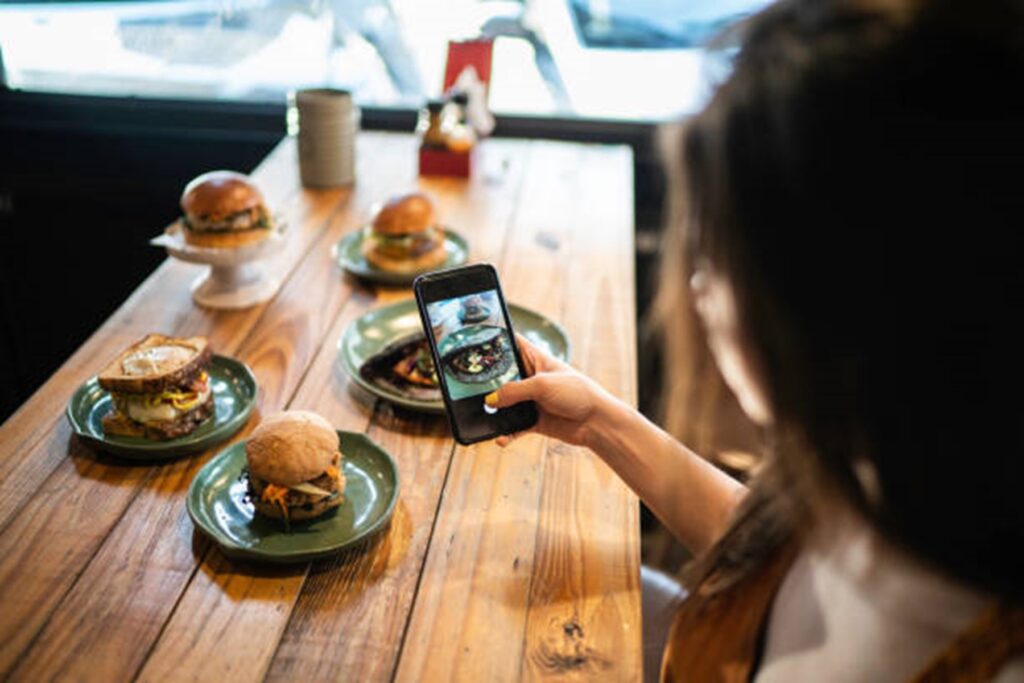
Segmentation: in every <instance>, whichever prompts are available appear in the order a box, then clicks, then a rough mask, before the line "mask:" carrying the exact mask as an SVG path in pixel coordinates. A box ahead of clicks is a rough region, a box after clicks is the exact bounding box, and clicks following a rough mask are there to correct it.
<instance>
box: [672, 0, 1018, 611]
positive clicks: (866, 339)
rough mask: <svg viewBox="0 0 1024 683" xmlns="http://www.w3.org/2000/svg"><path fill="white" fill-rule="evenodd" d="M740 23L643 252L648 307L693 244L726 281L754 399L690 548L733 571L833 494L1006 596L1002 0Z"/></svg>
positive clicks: (1010, 479) (1012, 569) (1011, 527)
mask: <svg viewBox="0 0 1024 683" xmlns="http://www.w3.org/2000/svg"><path fill="white" fill-rule="evenodd" d="M740 35H741V47H740V49H739V51H738V53H737V54H736V56H735V59H734V62H733V70H732V73H731V76H730V77H729V79H728V80H727V81H726V82H724V83H723V84H722V85H721V86H720V87H719V88H718V89H717V91H716V92H715V94H714V96H713V98H712V100H711V101H710V103H709V105H708V106H707V107H706V109H705V110H704V111H702V112H701V113H700V114H699V115H697V116H695V117H694V118H693V119H692V120H690V121H688V122H687V123H686V126H685V128H684V132H683V135H682V142H681V155H680V156H681V162H682V168H683V171H684V175H685V180H683V181H682V182H683V188H681V189H685V191H684V192H683V193H682V196H683V197H684V201H685V215H684V217H683V220H682V221H681V222H680V227H681V226H683V225H685V228H686V230H685V231H683V232H684V234H685V244H683V243H682V242H681V243H680V244H677V245H676V246H675V247H673V248H670V249H668V250H667V256H666V259H667V260H666V262H665V264H664V265H663V271H662V273H663V275H662V277H663V285H662V287H663V294H665V296H663V298H662V302H661V308H662V311H663V312H664V311H665V310H666V302H667V303H668V307H671V306H672V302H673V301H675V302H677V303H678V302H679V301H681V299H680V298H679V293H680V290H681V289H682V288H683V287H685V282H686V278H687V277H688V275H689V274H690V273H692V272H693V270H694V268H697V267H700V264H702V263H706V264H708V265H709V266H710V267H711V268H712V269H713V270H714V271H715V272H716V273H719V274H721V275H723V276H724V277H725V278H726V280H727V281H728V282H729V284H730V285H731V288H732V290H733V292H734V294H735V298H736V305H737V312H738V317H739V320H740V336H741V340H740V341H741V344H742V346H743V347H744V350H745V351H747V352H748V353H750V354H751V355H752V356H753V358H754V361H755V365H756V366H758V367H760V368H761V369H763V374H764V376H763V378H762V379H763V380H764V383H765V389H766V391H767V396H768V400H769V404H770V407H771V409H772V412H773V416H774V421H773V425H772V427H771V429H770V432H771V434H770V437H771V441H772V442H773V445H774V448H773V450H772V453H771V454H770V455H769V457H768V461H767V462H766V464H765V467H764V471H763V473H762V476H760V477H758V478H755V480H754V482H753V484H752V490H751V493H750V495H749V496H748V499H747V501H746V503H745V505H744V506H743V508H742V509H741V511H740V513H739V515H738V517H737V519H736V520H735V521H734V525H733V528H732V529H730V531H729V532H727V533H726V535H725V537H724V538H723V539H722V541H721V542H720V543H719V546H718V547H717V548H716V549H715V550H714V551H713V552H712V553H711V556H710V558H709V560H710V561H711V562H712V563H713V564H714V565H715V566H716V567H717V569H718V570H721V569H722V568H724V569H725V570H726V573H729V572H730V571H731V572H732V573H734V574H736V575H737V576H738V575H741V574H743V572H744V571H746V570H747V569H749V568H750V567H753V566H757V565H758V564H759V563H760V562H761V561H762V560H763V559H764V558H765V556H766V555H767V554H768V553H770V552H771V551H772V549H773V548H774V547H775V546H777V545H778V544H779V543H782V542H783V541H785V540H786V539H787V538H788V537H789V535H790V534H791V531H792V530H793V529H796V528H801V527H803V526H805V525H804V524H802V522H801V520H806V519H807V518H808V516H811V515H813V514H814V512H815V510H819V509H821V508H820V506H818V505H814V504H813V502H815V501H827V500H829V499H830V498H838V499H839V500H842V501H844V502H845V503H846V504H847V505H849V506H852V507H853V508H854V509H855V510H857V511H858V512H859V513H860V514H861V515H863V517H864V518H865V519H867V520H868V522H869V523H870V524H871V525H872V526H873V528H875V529H876V530H877V531H878V532H879V533H880V534H881V535H882V536H883V537H885V538H887V539H889V540H890V541H892V542H894V543H896V544H897V545H898V546H900V547H901V548H904V549H905V550H907V551H909V552H910V553H911V554H912V555H914V556H915V557H917V558H919V559H920V560H923V561H924V562H926V563H927V564H929V565H930V566H933V567H935V568H939V569H941V570H942V571H944V572H946V573H947V574H948V575H950V576H952V577H954V578H956V579H959V580H961V581H963V582H966V583H968V584H970V585H973V586H976V587H979V588H982V589H984V590H986V591H990V592H993V593H996V594H999V595H1001V596H1003V597H1004V598H1007V599H1011V600H1020V599H1022V597H1024V580H1022V577H1024V563H1022V560H1021V557H1024V554H1022V553H1021V552H1020V549H1019V548H1018V547H1017V546H1018V545H1019V544H1020V542H1022V541H1024V506H1022V505H1021V500H1024V477H1022V476H1021V475H1022V473H1024V467H1022V463H1024V448H1022V445H1024V443H1022V442H1024V439H1022V436H1024V401H1022V393H1021V392H1024V383H1022V379H1024V373H1022V360H1024V336H1022V334H1021V332H1020V330H1021V329H1022V327H1021V326H1020V325H1019V324H1018V323H1019V322H1020V321H1018V320H1017V318H1018V317H1019V316H1022V315H1024V305H1022V303H1024V282H1022V280H1024V277H1022V274H1024V251H1022V249H1021V246H1022V245H1021V239H1020V238H1019V235H1020V234H1021V232H1022V231H1024V107H1022V103H1024V97H1021V93H1020V92H1017V91H1018V90H1020V89H1021V88H1022V87H1024V11H1022V10H1021V3H1019V2H997V1H992V0H989V1H985V2H981V1H978V2H971V1H961V2H954V1H946V2H924V1H922V2H913V3H911V2H881V1H876V2H870V3H868V2H837V1H832V2H830V1H826V0H803V1H794V2H779V3H776V4H775V5H773V6H771V7H769V8H768V9H767V10H765V11H763V12H762V13H760V14H759V15H757V16H756V17H754V18H753V19H752V20H751V21H749V22H748V23H747V24H746V25H745V26H743V27H742V29H741V34H740ZM684 273H685V274H684ZM676 310H677V311H678V308H677V309H676ZM666 333H668V334H671V333H672V331H671V330H667V331H666ZM669 351H670V358H671V349H669ZM670 391H671V389H670ZM725 583H726V584H727V583H729V581H725Z"/></svg>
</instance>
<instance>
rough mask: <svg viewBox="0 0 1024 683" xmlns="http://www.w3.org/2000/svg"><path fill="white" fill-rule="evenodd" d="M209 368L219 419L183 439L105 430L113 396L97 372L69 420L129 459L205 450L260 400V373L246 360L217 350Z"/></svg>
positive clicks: (77, 396) (71, 407)
mask: <svg viewBox="0 0 1024 683" xmlns="http://www.w3.org/2000/svg"><path fill="white" fill-rule="evenodd" d="M208 372H209V373H210V383H211V386H212V387H213V400H214V404H215V412H214V416H213V419H210V420H207V421H206V422H204V423H203V424H201V425H200V426H199V428H198V429H196V430H195V431H194V432H192V433H191V434H187V435H185V436H182V437H179V438H177V439H170V440H168V441H152V440H150V439H139V438H133V437H127V436H108V435H106V434H104V433H103V424H102V422H101V420H102V419H103V416H104V415H106V414H107V413H108V412H109V411H110V409H111V400H110V394H108V393H107V392H106V390H104V389H103V388H101V387H100V385H99V382H97V381H96V378H95V377H93V378H92V379H90V380H89V381H88V382H86V383H85V384H83V385H82V386H80V387H78V389H76V390H75V393H74V394H72V396H71V401H70V402H68V408H67V416H68V421H69V422H70V423H71V428H72V429H74V430H75V433H76V434H78V436H79V437H80V438H81V439H83V440H85V441H87V442H89V443H90V444H92V445H93V446H95V447H96V448H98V449H100V450H104V451H107V452H108V453H114V454H115V455H119V456H122V457H125V458H134V459H139V460H162V459H166V458H174V457H177V456H180V455H185V454H188V453H195V452H197V451H201V450H204V449H206V448H208V447H210V446H212V445H214V444H216V443H219V442H221V441H223V440H224V439H227V438H228V437H230V436H231V435H232V434H234V433H235V432H237V431H238V430H239V429H241V428H242V425H244V424H245V422H246V420H248V419H249V415H250V413H252V409H253V406H255V405H256V378H255V377H254V376H253V374H252V371H251V370H250V369H249V368H248V366H247V365H245V363H241V362H239V361H237V360H235V359H234V358H228V357H227V356H217V355H214V356H213V359H212V360H211V361H210V367H209V369H208Z"/></svg>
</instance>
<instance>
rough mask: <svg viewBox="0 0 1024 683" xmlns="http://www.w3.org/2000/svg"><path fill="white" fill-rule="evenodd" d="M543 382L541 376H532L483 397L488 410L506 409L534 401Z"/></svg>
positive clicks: (508, 384) (501, 387) (503, 386)
mask: <svg viewBox="0 0 1024 683" xmlns="http://www.w3.org/2000/svg"><path fill="white" fill-rule="evenodd" d="M542 382H543V375H534V376H533V377H528V378H526V379H524V380H520V381H518V382H509V383H507V384H504V385H502V386H500V387H498V389H497V390H496V391H492V392H491V393H489V394H487V396H485V397H484V403H486V404H487V406H488V407H490V408H507V407H508V406H513V405H515V404H517V403H522V402H523V401H536V400H537V398H538V396H539V393H540V389H541V383H542Z"/></svg>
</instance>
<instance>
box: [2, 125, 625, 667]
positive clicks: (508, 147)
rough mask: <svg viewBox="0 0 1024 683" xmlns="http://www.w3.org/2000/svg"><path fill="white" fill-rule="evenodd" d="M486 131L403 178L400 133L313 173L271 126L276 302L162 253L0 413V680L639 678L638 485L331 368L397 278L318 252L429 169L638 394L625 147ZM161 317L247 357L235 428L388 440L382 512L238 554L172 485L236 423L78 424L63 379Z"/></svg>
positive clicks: (520, 291) (476, 249)
mask: <svg viewBox="0 0 1024 683" xmlns="http://www.w3.org/2000/svg"><path fill="white" fill-rule="evenodd" d="M480 151H481V153H482V155H481V158H480V161H481V163H480V164H479V166H478V168H477V172H476V174H475V177H474V178H473V179H472V181H469V182H465V181H457V180H451V179H429V180H428V179H419V178H417V177H416V171H415V141H414V139H413V138H412V137H411V136H408V135H394V134H378V133H362V134H361V135H360V140H359V148H358V160H359V161H358V164H359V167H358V183H357V185H356V186H355V187H354V188H353V189H351V190H347V189H338V190H329V191H308V190H303V189H302V188H301V187H300V184H299V181H298V177H297V175H298V173H297V164H296V162H295V148H294V144H293V143H292V141H290V140H285V141H284V142H282V143H281V145H280V146H279V147H278V148H277V149H276V150H275V151H274V152H273V153H271V154H270V155H269V156H268V158H267V159H266V160H265V161H264V163H263V164H262V165H261V166H260V167H259V168H258V169H257V170H256V171H255V172H254V176H255V178H256V179H257V181H258V182H259V184H260V185H261V186H262V187H263V189H264V191H265V193H266V195H267V198H268V201H269V203H270V204H271V205H272V206H273V207H276V208H277V210H278V211H280V213H282V214H283V215H284V216H285V217H286V219H287V220H288V222H289V225H290V228H289V233H288V234H289V238H288V243H287V246H286V247H285V249H284V250H283V252H282V253H281V254H279V256H278V257H275V260H274V261H273V263H272V267H273V268H274V269H275V270H276V272H277V273H278V274H279V275H280V276H281V278H282V280H283V283H284V284H283V286H282V288H281V290H280V291H279V293H278V294H277V296H276V297H275V298H274V299H273V300H271V301H270V302H268V303H266V304H263V305H259V306H256V307H253V308H250V309H246V310H242V311H210V310H204V309H202V308H200V307H198V306H196V305H195V304H194V303H193V302H192V299H191V297H190V293H189V285H190V283H191V281H192V280H193V279H194V278H195V277H196V275H197V274H198V272H199V270H198V269H199V267H198V266H194V265H189V264H184V263H180V262H176V261H173V260H170V259H169V260H167V261H165V262H164V263H163V264H162V265H161V266H160V267H159V268H158V269H157V270H156V271H155V272H154V273H153V274H152V275H151V276H150V277H149V278H148V279H147V280H146V281H145V282H144V283H143V284H142V285H141V286H140V287H139V288H138V289H137V290H136V291H135V292H134V294H133V295H132V296H131V297H130V298H129V299H128V300H127V301H126V302H125V303H124V305H122V306H121V308H120V309H119V310H118V311H117V312H116V313H114V315H113V316H111V318H110V319H109V320H108V321H107V322H106V323H104V325H103V326H102V327H100V328H99V329H98V330H97V331H96V332H95V333H94V334H93V335H92V336H91V337H90V338H89V339H88V341H86V342H85V343H84V344H83V345H82V347H81V348H79V349H78V351H77V352H76V353H75V354H74V355H73V356H72V357H71V358H69V359H68V361H67V362H66V363H64V365H63V366H62V367H61V368H60V369H59V370H58V371H57V372H56V373H55V374H54V375H53V377H51V378H50V379H49V381H47V382H46V383H45V384H44V385H43V386H42V387H41V388H40V389H39V390H38V391H37V392H36V393H35V394H34V395H33V396H32V397H31V398H30V399H29V400H28V401H27V402H26V403H25V404H24V405H23V406H22V407H21V408H20V409H19V410H18V411H17V412H16V413H15V414H14V415H13V416H12V417H11V418H10V419H9V420H8V421H7V422H6V423H5V424H4V425H3V427H2V428H0V679H3V678H9V679H10V680H16V681H42V680H95V681H124V680H136V679H137V680H142V681H167V680H201V681H257V680H272V681H277V680H282V681H283V680H287V681H292V682H294V681H313V680H346V681H378V680H390V679H397V680H401V681H421V680H429V681H434V680H437V681H448V680H464V681H500V680H522V679H540V678H550V679H563V678H564V679H568V680H587V681H590V680H615V681H624V680H639V678H640V670H641V633H640V631H641V628H640V595H639V520H638V503H637V500H636V498H635V497H634V495H633V494H632V493H631V492H630V491H628V490H627V489H626V487H625V486H624V485H623V484H622V483H621V482H620V481H619V479H618V478H617V477H616V476H615V475H614V474H613V473H612V472H611V470H609V469H608V468H607V467H606V466H605V465H604V464H603V463H602V462H601V461H599V460H598V459H597V457H596V456H594V455H593V454H591V453H590V452H588V451H585V450H582V449H578V448H571V447H568V446H566V445H564V444H560V443H557V442H554V441H550V440H547V439H544V438H542V437H539V436H536V435H531V436H528V437H525V438H522V439H520V440H517V441H516V442H515V443H514V444H513V445H512V446H511V447H509V448H508V449H506V450H501V449H499V448H498V447H497V446H495V445H494V444H492V443H485V444H480V445H476V446H473V447H471V448H465V447H461V446H457V445H455V443H454V442H453V441H452V439H451V438H450V436H449V434H448V428H447V425H446V423H445V421H444V419H443V418H438V417H436V416H434V417H432V416H424V415H419V414H413V413H409V412H405V411H403V410H401V409H396V408H393V407H392V406H390V405H389V404H387V403H385V402H382V401H374V400H372V397H369V396H368V395H366V394H365V393H360V392H361V390H358V389H357V388H355V387H353V386H351V385H350V383H349V382H348V380H347V378H346V377H345V375H344V372H343V371H341V370H340V369H339V365H338V362H337V358H336V356H337V341H338V339H339V337H340V335H341V333H342V331H343V330H344V329H345V327H346V326H347V325H348V324H349V323H350V322H351V321H352V320H354V319H355V318H357V317H358V316H360V315H362V314H363V313H365V312H366V311H368V310H370V309H372V308H374V307H376V306H379V305H381V304H384V303H387V302H391V301H395V300H398V299H401V298H405V297H408V296H410V293H409V291H408V290H396V289H383V288H381V289H374V288H369V287H367V286H365V285H361V284H359V283H357V282H354V281H352V280H351V279H350V278H349V277H348V276H346V275H344V274H343V273H342V272H341V271H340V270H339V268H338V266H337V265H336V264H335V262H334V260H333V257H332V254H331V248H332V246H333V245H334V244H335V243H337V241H338V240H339V239H340V238H341V237H342V236H343V235H345V234H347V233H349V232H351V231H352V230H356V229H358V228H359V227H360V226H361V225H362V224H364V223H365V221H366V220H367V219H368V216H369V214H370V211H371V207H372V206H373V204H374V203H376V202H379V201H381V200H382V199H384V198H386V197H387V196H388V195H390V194H393V193H395V192H398V191H402V190H406V189H409V188H413V187H416V186H419V187H421V188H423V189H425V190H427V191H428V192H431V193H432V194H433V195H434V196H435V197H436V198H437V201H438V207H439V211H440V214H441V216H442V217H443V219H444V221H445V222H446V223H447V224H449V225H450V226H452V227H453V228H454V229H456V230H458V231H459V232H461V233H462V234H464V235H465V236H466V237H467V238H468V239H469V240H470V242H471V247H472V254H471V260H474V261H490V262H492V263H494V264H495V265H496V266H497V267H498V270H499V272H500V274H501V277H502V280H503V284H504V287H505V291H506V296H507V297H508V299H509V300H510V301H512V302H516V303H519V304H521V305H523V306H526V307H529V308H533V309H535V310H537V311H540V312H542V313H544V314H546V315H547V316H549V317H551V318H553V319H555V320H558V321H560V322H561V323H562V324H563V325H564V326H565V328H566V329H567V330H568V332H569V334H570V336H571V339H572V343H573V363H574V365H576V366H577V367H579V368H581V369H582V370H584V371H585V372H587V373H589V374H591V375H592V376H594V377H595V378H596V379H598V380H599V381H600V382H601V383H602V384H604V386H606V387H607V388H608V389H609V390H611V391H613V392H614V393H615V394H617V395H618V396H620V397H622V398H623V399H625V400H627V401H630V402H633V403H635V399H636V386H635V374H636V352H635V341H634V339H635V329H636V320H635V310H634V285H633V211H632V206H633V195H632V187H633V184H632V164H631V156H630V152H629V151H628V149H625V148H622V147H608V146H596V145H578V144H564V143H553V142H541V141H511V140H497V139H495V140H488V141H487V142H486V143H485V144H484V145H483V147H482V148H481V150H480ZM154 232H156V230H154ZM148 237H149V235H140V239H145V238H148ZM68 305H74V299H73V297H71V298H69V299H68ZM151 331H158V332H164V333H167V334H174V335H180V336H189V335H196V334H202V335H206V336H208V337H209V338H210V340H211V343H212V345H213V347H214V349H215V350H216V351H217V352H219V353H221V354H225V355H231V356H234V357H236V358H238V359H240V360H242V361H244V362H245V363H247V364H248V365H249V366H250V367H251V368H252V369H253V371H254V373H255V375H256V377H257V380H258V381H259V387H260V389H259V399H258V408H257V410H256V411H255V412H254V415H253V417H252V419H251V420H250V421H249V423H248V425H246V427H245V428H244V429H243V430H242V431H241V432H240V433H239V434H237V435H236V436H235V437H234V438H233V440H238V439H242V438H244V437H245V435H246V434H247V433H248V432H249V431H251V429H252V428H253V427H254V426H255V425H256V424H258V422H259V419H260V415H261V414H264V415H265V414H267V413H269V412H273V411H277V410H281V409H285V408H302V409H308V410H314V411H317V412H319V413H321V414H323V415H324V416H325V417H327V418H328V419H329V420H330V421H331V422H332V423H333V424H334V425H335V426H336V427H338V428H339V429H345V430H358V431H362V432H365V433H366V434H368V436H369V437H370V438H372V439H373V440H375V441H376V442H378V443H379V444H381V445H382V446H383V447H384V448H385V449H387V450H388V451H389V452H390V453H391V454H392V455H393V456H394V457H395V459H396V460H397V462H398V464H399V469H400V472H401V478H402V490H401V497H400V500H399V503H398V505H397V507H396V509H395V513H394V516H393V518H392V521H391V523H390V526H389V527H388V528H387V529H386V530H385V531H384V532H382V533H381V534H379V535H378V536H377V537H375V538H374V539H372V540H370V541H368V542H365V543H363V544H362V545H361V546H360V547H358V548H356V549H353V550H351V551H348V552H345V553H343V554H341V555H338V556H336V557H334V558H331V559H329V560H325V561H319V562H314V563H312V564H299V565H294V566H287V567H284V568H282V567H267V566H259V565H250V564H245V563H236V562H234V561H230V560H228V559H227V558H226V557H225V556H224V555H222V554H221V552H220V551H219V550H218V549H217V547H216V546H214V545H213V544H212V543H210V542H208V541H207V540H206V538H205V537H204V536H202V535H201V534H200V533H199V532H197V531H195V530H194V529H193V526H192V523H191V521H190V519H189V517H188V515H187V513H186V510H185V503H184V499H185V493H186V491H187V490H188V486H189V483H190V482H191V481H192V478H193V476H194V475H195V474H196V472H197V471H198V470H199V468H200V467H201V466H202V465H203V464H204V463H205V462H207V461H208V460H209V458H210V457H211V456H212V455H213V454H215V453H216V452H218V451H219V450H221V449H222V448H223V447H225V446H226V445H227V443H224V444H220V445H218V446H216V447H214V448H212V449H211V450H210V451H207V452H205V453H202V454H201V455H198V456H193V457H187V458H183V459H180V460H176V461H172V462H169V463H163V464H146V465H140V464H137V463H136V464H133V463H131V462H125V461H119V460H115V459H112V458H110V457H108V456H105V455H102V454H100V453H97V452H95V451H94V450H92V449H91V448H90V447H89V446H87V445H85V444H84V443H82V442H80V441H79V440H78V438H77V437H75V436H73V435H72V433H71V430H70V428H69V425H68V423H67V421H66V420H65V417H64V408H65V406H66V404H67V401H68V398H69V397H70V395H71V393H72V392H73V391H74V389H75V388H76V387H78V386H79V385H80V384H81V383H82V382H84V381H85V380H87V379H88V378H89V377H90V376H92V375H94V374H95V373H96V372H97V371H98V370H99V369H100V368H101V367H102V366H103V365H105V363H106V362H107V361H108V360H109V358H111V357H113V356H114V355H116V353H118V352H119V351H120V350H121V349H122V348H123V347H125V346H127V345H128V344H130V343H131V342H132V341H134V340H136V339H138V338H139V337H141V336H143V335H144V334H146V333H147V332H151ZM27 333H29V334H30V333H31V332H30V331H27Z"/></svg>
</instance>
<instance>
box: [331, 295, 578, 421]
mask: <svg viewBox="0 0 1024 683" xmlns="http://www.w3.org/2000/svg"><path fill="white" fill-rule="evenodd" d="M508 312H509V315H511V316H512V327H513V328H514V329H515V331H516V332H518V333H519V334H521V335H523V336H524V337H526V338H527V339H529V340H530V341H531V342H533V343H534V344H536V345H537V346H539V347H540V348H541V349H543V350H545V351H547V352H548V353H550V354H551V355H552V356H554V357H555V358H560V359H562V360H564V361H568V360H569V355H570V353H571V348H570V343H569V337H568V335H567V334H566V333H565V330H563V329H562V327H561V326H560V325H559V324H558V323H556V322H554V321H552V320H550V319H549V318H546V317H545V316H543V315H541V314H540V313H535V312H534V311H531V310H528V309H526V308H523V307H521V306H516V305H515V304H509V305H508ZM422 330H423V326H422V325H421V323H420V314H419V311H418V310H417V309H416V302H415V301H414V300H412V299H409V300H407V301H400V302H398V303H397V304H391V305H390V306H384V307H383V308H377V309H374V310H372V311H370V312H369V313H366V314H365V315H363V316H362V317H360V318H358V319H356V320H354V321H352V323H351V324H350V325H349V326H348V327H347V328H345V331H344V332H343V333H342V335H341V339H340V340H339V342H338V358H339V361H340V363H341V365H342V367H344V368H345V371H346V372H347V373H348V376H349V377H351V378H352V381H353V382H355V383H356V384H358V385H359V386H361V387H363V388H364V389H366V390H367V391H369V392H370V393H372V394H374V395H375V396H379V397H380V398H383V399H386V400H388V401H390V402H392V403H395V404H397V405H400V406H404V407H406V408H409V409H411V410H416V411H419V412H424V413H439V414H440V413H444V402H443V401H441V400H440V399H438V400H437V401H424V400H417V399H414V398H410V397H408V396H403V395H402V394H399V393H397V392H393V391H388V390H387V389H385V388H384V387H381V386H379V385H377V384H374V383H372V382H369V381H367V380H365V379H364V378H363V377H362V376H361V375H360V374H359V368H360V367H362V365H363V363H365V362H366V361H367V360H369V359H370V358H371V357H372V356H374V355H376V354H377V353H379V352H380V351H381V349H383V348H384V347H385V346H387V345H388V344H390V343H391V342H392V341H394V340H396V339H400V338H402V337H405V336H407V335H410V334H413V333H416V332H422Z"/></svg>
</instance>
